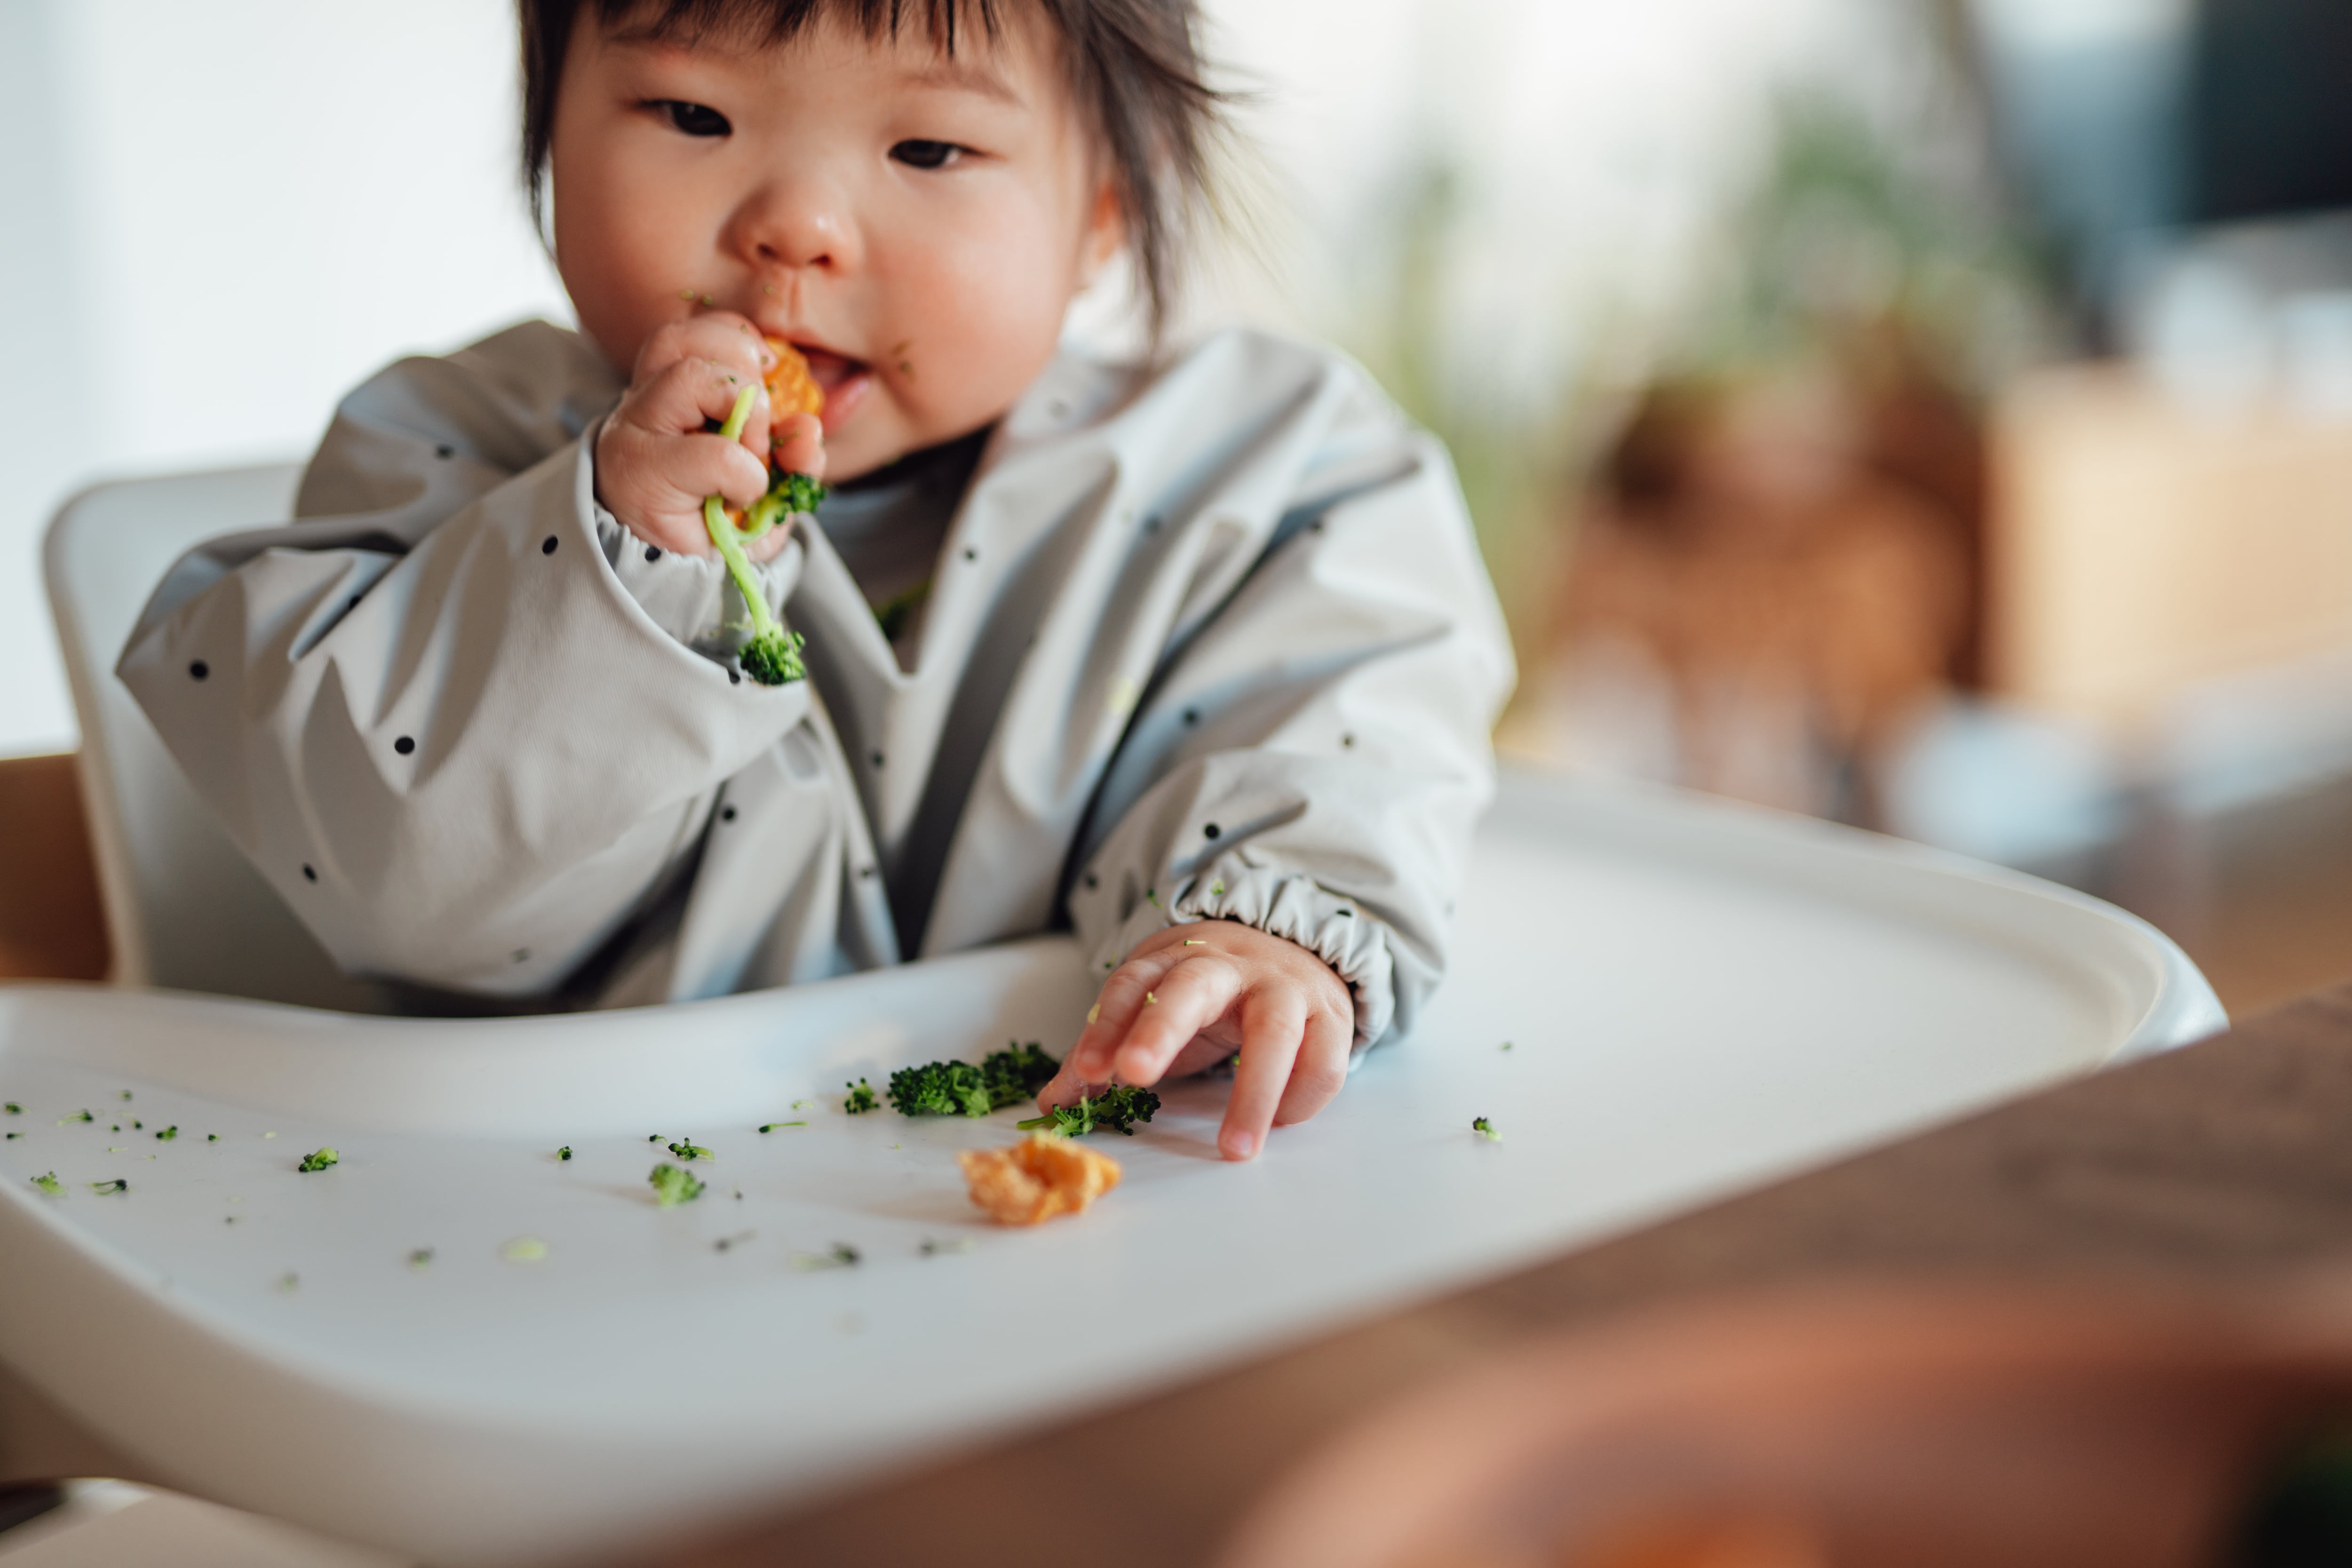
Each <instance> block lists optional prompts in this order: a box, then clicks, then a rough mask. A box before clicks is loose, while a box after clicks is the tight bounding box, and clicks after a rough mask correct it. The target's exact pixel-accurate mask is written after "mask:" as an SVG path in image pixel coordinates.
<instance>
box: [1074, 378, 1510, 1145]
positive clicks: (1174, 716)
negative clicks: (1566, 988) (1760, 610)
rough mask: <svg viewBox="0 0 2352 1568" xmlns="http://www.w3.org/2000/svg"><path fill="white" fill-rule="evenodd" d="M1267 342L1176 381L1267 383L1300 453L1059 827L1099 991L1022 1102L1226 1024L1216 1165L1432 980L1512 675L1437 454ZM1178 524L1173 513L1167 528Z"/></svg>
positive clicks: (1143, 1072)
mask: <svg viewBox="0 0 2352 1568" xmlns="http://www.w3.org/2000/svg"><path fill="white" fill-rule="evenodd" d="M1269 360H1273V361H1274V363H1275V367H1276V370H1277V371H1278V370H1279V369H1280V368H1281V362H1280V361H1279V360H1278V359H1276V358H1275V356H1274V355H1273V354H1254V355H1250V356H1246V357H1244V356H1243V355H1234V356H1233V358H1232V363H1230V365H1229V366H1208V367H1204V369H1203V372H1202V381H1203V382H1204V385H1203V387H1202V395H1201V399H1200V400H1201V402H1202V404H1203V405H1204V406H1205V408H1206V409H1209V410H1213V409H1214V408H1215V407H1216V406H1217V405H1220V404H1222V405H1224V406H1227V407H1234V406H1247V405H1248V404H1247V400H1248V399H1249V398H1250V397H1252V396H1253V395H1263V396H1265V397H1266V398H1267V399H1269V400H1272V399H1273V398H1274V396H1275V395H1276V393H1280V394H1284V395H1286V402H1284V403H1283V404H1282V405H1281V406H1282V407H1283V408H1284V409H1285V410H1286V411H1296V412H1286V413H1284V414H1283V415H1282V416H1279V418H1278V419H1277V422H1276V424H1275V425H1274V426H1272V427H1271V428H1270V429H1269V430H1267V431H1266V432H1265V434H1264V437H1263V443H1262V446H1263V447H1277V444H1285V445H1293V446H1295V447H1298V448H1303V449H1306V450H1307V452H1308V456H1307V458H1305V459H1304V460H1302V462H1301V463H1300V468H1299V471H1298V472H1297V474H1296V477H1295V478H1293V479H1291V480H1290V481H1289V488H1288V489H1287V494H1288V495H1289V496H1291V497H1295V498H1299V499H1297V500H1288V501H1286V500H1283V499H1281V498H1282V496H1283V494H1284V492H1283V491H1276V492H1275V494H1274V495H1273V497H1271V498H1269V499H1270V500H1271V501H1272V505H1273V506H1274V507H1275V508H1276V509H1277V515H1279V516H1281V517H1282V519H1283V522H1282V525H1281V527H1280V528H1279V530H1278V531H1276V533H1275V535H1274V537H1273V539H1272V541H1271V542H1270V543H1269V544H1267V545H1266V546H1265V548H1264V549H1263V550H1262V551H1261V552H1259V553H1257V554H1256V556H1255V559H1251V558H1249V557H1247V556H1242V557H1240V558H1239V559H1238V560H1237V562H1236V571H1237V574H1238V581H1235V582H1234V584H1233V585H1232V586H1231V587H1230V588H1229V589H1228V588H1225V587H1223V585H1222V584H1203V585H1202V586H1201V587H1200V588H1199V589H1198V591H1197V594H1196V602H1202V601H1205V602H1206V603H1207V604H1209V605H1213V606H1214V609H1213V613H1211V614H1209V615H1207V616H1206V617H1205V618H1204V619H1203V620H1202V622H1200V623H1199V624H1198V625H1197V626H1196V627H1184V626H1182V625H1181V622H1180V628H1179V635H1180V637H1181V641H1180V642H1179V644H1178V645H1177V648H1176V651H1175V652H1174V653H1173V655H1172V656H1171V658H1169V659H1168V661H1167V662H1166V663H1165V664H1164V665H1163V666H1162V667H1161V668H1159V669H1158V670H1156V671H1154V672H1153V673H1152V677H1151V679H1150V682H1149V685H1150V696H1149V697H1148V699H1147V700H1145V702H1144V703H1143V705H1142V707H1141V708H1140V709H1139V710H1138V711H1137V712H1136V714H1135V715H1134V717H1133V719H1132V720H1131V721H1130V722H1129V726H1128V730H1127V733H1126V737H1125V739H1124V740H1123V742H1121V746H1120V753H1119V755H1118V758H1117V760H1116V761H1115V762H1114V763H1113V764H1112V767H1111V769H1110V772H1109V774H1108V777H1107V778H1106V779H1105V781H1104V783H1103V784H1102V786H1101V790H1100V792H1099V794H1098V795H1097V799H1096V803H1095V808H1094V809H1095V814H1096V815H1095V821H1096V822H1097V824H1101V825H1103V826H1099V827H1097V828H1096V829H1095V830H1093V832H1091V833H1090V834H1089V835H1088V837H1087V839H1086V840H1085V841H1084V842H1083V843H1082V846H1081V850H1080V854H1079V857H1078V859H1077V864H1076V877H1075V879H1074V883H1073V885H1072V886H1071V888H1070V890H1069V893H1068V909H1069V910H1070V915H1071V919H1072V922H1073V924H1074V925H1075V926H1076V929H1077V931H1078V934H1079V937H1080V939H1081V941H1082V942H1085V943H1086V944H1087V947H1088V948H1089V949H1090V950H1091V951H1092V954H1093V960H1094V963H1095V964H1096V966H1097V972H1098V973H1101V974H1102V975H1103V976H1104V978H1105V985H1104V989H1103V992H1102V994H1101V1000H1100V1001H1099V1003H1098V1005H1097V1012H1096V1015H1095V1017H1094V1020H1093V1022H1092V1024H1091V1025H1090V1026H1088V1028H1087V1031H1086V1033H1085V1035H1084V1036H1082V1037H1081V1039H1080V1041H1079V1044H1078V1046H1077V1047H1076V1049H1075V1050H1074V1051H1073V1053H1072V1057H1071V1059H1070V1061H1069V1062H1068V1063H1066V1070H1065V1072H1064V1074H1063V1075H1062V1077H1061V1078H1060V1079H1057V1081H1056V1082H1055V1084H1054V1085H1052V1086H1049V1088H1048V1089H1047V1090H1046V1092H1045V1095H1044V1096H1042V1097H1041V1099H1042V1100H1043V1101H1044V1102H1045V1103H1047V1104H1056V1103H1066V1102H1067V1101H1068V1100H1072V1099H1074V1098H1075V1097H1076V1094H1077V1092H1079V1090H1080V1089H1081V1087H1082V1086H1083V1085H1087V1084H1099V1083H1102V1082H1104V1081H1106V1080H1107V1079H1110V1078H1112V1077H1114V1076H1115V1077H1116V1078H1118V1079H1120V1080H1123V1081H1127V1082H1131V1083H1150V1082H1152V1081H1155V1080H1156V1079H1159V1078H1160V1077H1162V1076H1165V1075H1166V1074H1168V1073H1171V1072H1177V1073H1181V1072H1184V1071H1188V1070H1192V1069H1193V1068H1198V1067H1201V1066H1204V1065H1207V1064H1208V1063H1210V1062H1212V1061H1214V1060H1217V1059H1220V1058H1222V1057H1223V1056H1224V1055H1226V1054H1228V1053H1229V1052H1230V1050H1231V1049H1232V1047H1234V1045H1236V1044H1240V1045H1243V1046H1244V1049H1243V1052H1242V1060H1241V1064H1240V1070H1241V1076H1240V1077H1239V1078H1237V1079H1236V1083H1235V1088H1234V1096H1233V1100H1232V1103H1231V1104H1230V1106H1229V1108H1228V1110H1227V1112H1226V1117H1225V1121H1224V1127H1223V1132H1222V1134H1221V1137H1220V1143H1221V1146H1222V1147H1223V1150H1224V1152H1225V1154H1226V1156H1227V1157H1228V1158H1248V1157H1250V1156H1251V1155H1252V1154H1254V1153H1255V1152H1260V1151H1262V1150H1263V1148H1264V1146H1265V1130H1266V1128H1267V1127H1268V1126H1270V1125H1274V1124H1278V1123H1282V1122H1287V1121H1299V1120H1303V1119H1304V1118H1305V1117H1307V1116H1309V1115H1312V1114H1314V1112H1315V1111H1316V1110H1318V1109H1319V1108H1320V1107H1321V1106H1322V1105H1323V1104H1325V1103H1327V1102H1328V1100H1330V1098H1331V1096H1332V1094H1333V1092H1334V1091H1335V1090H1336V1089H1337V1087H1338V1085H1339V1081H1340V1079H1341V1076H1342V1075H1343V1074H1344V1070H1345V1068H1346V1066H1347V1062H1348V1056H1349V1049H1350V1048H1351V1047H1352V1048H1362V1047H1369V1046H1370V1045H1372V1044H1374V1043H1376V1042H1377V1041H1379V1040H1380V1039H1381V1038H1382V1037H1384V1036H1386V1035H1387V1034H1388V1033H1390V1032H1391V1029H1392V1028H1396V1029H1402V1028H1406V1027H1409V1026H1410V1025H1411V1023H1412V1018H1413V1016H1415V1014H1416V1013H1417V1012H1418V1010H1419V1009H1420V1007H1421V1006H1422V1005H1423V1003H1424V1002H1425V1001H1426V999H1427V998H1428V996H1429V994H1430V993H1431V992H1432V991H1433V989H1434V987H1435V985H1436V984H1437V981H1438V980H1439V978H1440V977H1441V975H1442V974H1443V973H1444V964H1445V949H1446V945H1447V935H1448V931H1449V928H1450V925H1451V922H1452V916H1453V912H1454V900H1455V898H1456V896H1457V894H1458V892H1459V890H1460V888H1461V884H1462V879H1463V876H1464V872H1465V867H1466V862H1467V858H1468V854H1469V846H1470V837H1471V833H1472V830H1473V828H1474V826H1475V823H1476V820H1477V816H1478V814H1479V813H1480V811H1481V810H1482V809H1483V808H1484V806H1485V805H1486V801H1487V799H1488V798H1489V797H1490V795H1491V794H1492V791H1493V770H1494V763H1493V756H1492V752H1491V749H1490V745H1489V742H1488V731H1489V729H1490V727H1491V725H1492V723H1493V721H1494V718H1495V715H1496V711H1497V710H1498V709H1499V708H1500V706H1501V703H1502V700H1503V698H1504V696H1505V695H1506V694H1507V692H1508V690H1509V689H1510V681H1511V655H1510V647H1509V644H1508V641H1507V637H1506V636H1505V634H1504V629H1503V623H1502V617H1501V615H1500V612H1499V609H1498V607H1497V606H1496V603H1495V598H1494V592H1493V589H1492V587H1491V586H1490V585H1489V584H1488V583H1487V581H1486V574H1485V570H1484V568H1483V566H1482V565H1481V563H1480V562H1479V559H1478V553H1477V547H1476V544H1475V541H1474V540H1473V538H1472V535H1471V531H1470V527H1469V519H1468V517H1467V515H1466V513H1465V509H1464V506H1463V503H1462V499H1461V491H1460V489H1459V487H1458V486H1457V485H1456V483H1455V481H1454V474H1453V469H1452V466H1451V464H1450V463H1449V462H1448V461H1447V459H1446V456H1445V452H1444V448H1443V447H1441V446H1439V445H1438V444H1437V443H1436V442H1435V441H1434V440H1433V439H1432V438H1431V437H1428V436H1427V435H1425V434H1424V433H1423V432H1420V431H1417V430H1414V429H1413V428H1412V427H1411V426H1409V425H1407V424H1406V423H1405V422H1404V421H1403V419H1402V417H1401V416H1399V415H1398V414H1397V413H1396V411H1395V409H1394V407H1393V406H1392V405H1390V404H1389V403H1388V401H1387V400H1386V399H1385V398H1384V397H1382V396H1381V395H1380V394H1379V392H1378V391H1377V389H1374V388H1372V387H1371V386H1370V384H1368V383H1366V382H1365V381H1364V380H1363V378H1362V376H1361V374H1360V372H1357V371H1355V370H1353V369H1352V367H1348V366H1345V365H1341V364H1336V363H1334V364H1331V365H1329V366H1328V369H1326V370H1325V371H1324V372H1323V374H1322V380H1321V384H1319V385H1314V386H1309V387H1305V388H1292V387H1288V386H1285V385H1282V384H1280V379H1279V376H1278V374H1276V375H1269V374H1268V373H1267V368H1266V367H1267V363H1268V361H1269ZM1212 369H1215V370H1218V371H1220V374H1216V375H1211V374H1208V372H1209V371H1210V370H1212ZM1227 374H1230V376H1231V380H1230V381H1227V380H1226V379H1225V376H1226V375H1227ZM1269 381H1272V382H1274V383H1275V384H1274V386H1273V387H1272V389H1271V390H1262V389H1261V387H1260V385H1259V384H1263V383H1266V382H1269ZM1204 417H1208V418H1213V417H1214V415H1213V412H1210V413H1207V414H1205V415H1204ZM1300 426H1308V428H1305V429H1301V428H1300ZM1251 477H1252V478H1253V479H1263V477H1264V476H1263V475H1252V476H1251ZM1246 504H1248V503H1247V501H1245V500H1244V499H1242V497H1241V496H1240V495H1236V496H1235V498H1234V500H1231V501H1228V500H1224V499H1223V497H1222V496H1216V495H1212V496H1211V497H1210V498H1209V499H1208V500H1206V501H1205V502H1204V503H1203V504H1202V512H1201V515H1200V517H1199V518H1198V520H1196V521H1191V522H1187V523H1185V524H1182V525H1180V526H1181V527H1184V528H1190V527H1195V526H1198V527H1202V528H1203V529H1204V530H1213V529H1215V528H1218V527H1221V526H1230V524H1227V523H1223V521H1221V520H1222V519H1223V518H1229V517H1231V516H1232V515H1233V513H1234V511H1235V510H1240V509H1241V508H1242V507H1243V506H1244V505H1246ZM1258 504H1261V505H1263V504H1265V501H1260V502H1258ZM1211 537H1213V534H1212V536H1211ZM1187 543H1188V541H1187V540H1186V539H1185V538H1184V537H1183V534H1182V533H1181V531H1180V532H1179V535H1178V537H1177V538H1176V539H1175V540H1173V541H1171V542H1169V544H1168V545H1167V546H1166V548H1167V549H1169V550H1170V551H1171V552H1174V551H1178V550H1181V549H1184V548H1185V547H1186V545H1187ZM1235 553H1238V552H1235ZM1185 942H1199V943H1201V944H1202V945H1200V946H1197V947H1186V946H1184V945H1183V944H1184V943H1185ZM1193 959H1197V960H1199V961H1200V962H1199V966H1198V967H1199V974H1198V976H1197V978H1193V977H1185V978H1183V979H1182V980H1181V984H1173V987H1172V988H1173V990H1174V992H1175V994H1176V995H1177V996H1178V998H1179V999H1180V1001H1181V1005H1171V1009H1170V1011H1169V1012H1167V1013H1166V1014H1164V1015H1163V1014H1160V1007H1161V1005H1162V1004H1163V1003H1164V1002H1166V1001H1167V998H1166V997H1165V996H1163V995H1161V994H1160V987H1159V984H1158V981H1159V978H1160V974H1161V973H1168V974H1169V975H1170V977H1171V983H1172V982H1174V981H1175V979H1176V973H1175V972H1176V971H1177V970H1179V969H1180V968H1191V967H1192V962H1191V961H1192V960H1193ZM1335 991H1336V992H1339V993H1341V994H1343V995H1342V998H1341V1000H1339V1002H1336V1003H1335V1002H1333V1001H1332V1000H1331V997H1332V995H1333V993H1334V992H1335ZM1147 994H1148V995H1150V996H1151V997H1153V998H1154V1000H1151V1001H1148V1002H1147V1001H1144V1000H1143V999H1142V998H1143V997H1144V996H1145V995H1147ZM1155 1015H1157V1016H1155ZM1333 1020H1336V1021H1337V1022H1338V1024H1339V1029H1338V1030H1337V1031H1336V1033H1337V1034H1338V1035H1339V1038H1338V1039H1337V1041H1336V1042H1335V1041H1334V1040H1333V1038H1332V1037H1333V1034H1334V1032H1335V1031H1333V1030H1332V1029H1331V1028H1330V1027H1329V1024H1330V1022H1331V1021H1333ZM1130 1021H1131V1022H1132V1027H1129V1023H1130ZM1254 1022H1255V1026H1254ZM1188 1028H1189V1029H1190V1031H1191V1032H1190V1033H1189V1034H1186V1033H1185V1031H1186V1030H1187V1029H1188ZM1261 1030H1262V1031H1263V1034H1261ZM1121 1036H1123V1038H1121ZM1179 1036H1182V1037H1181V1038H1180V1037H1179ZM1261 1039H1263V1040H1264V1041H1265V1045H1266V1048H1265V1051H1264V1052H1263V1054H1260V1055H1258V1057H1257V1060H1256V1061H1255V1064H1254V1063H1253V1059H1252V1058H1253V1054H1254V1053H1259V1052H1260V1045H1261ZM1335 1044H1336V1047H1337V1048H1336V1049H1335ZM1253 1068H1255V1070H1253Z"/></svg>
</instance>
